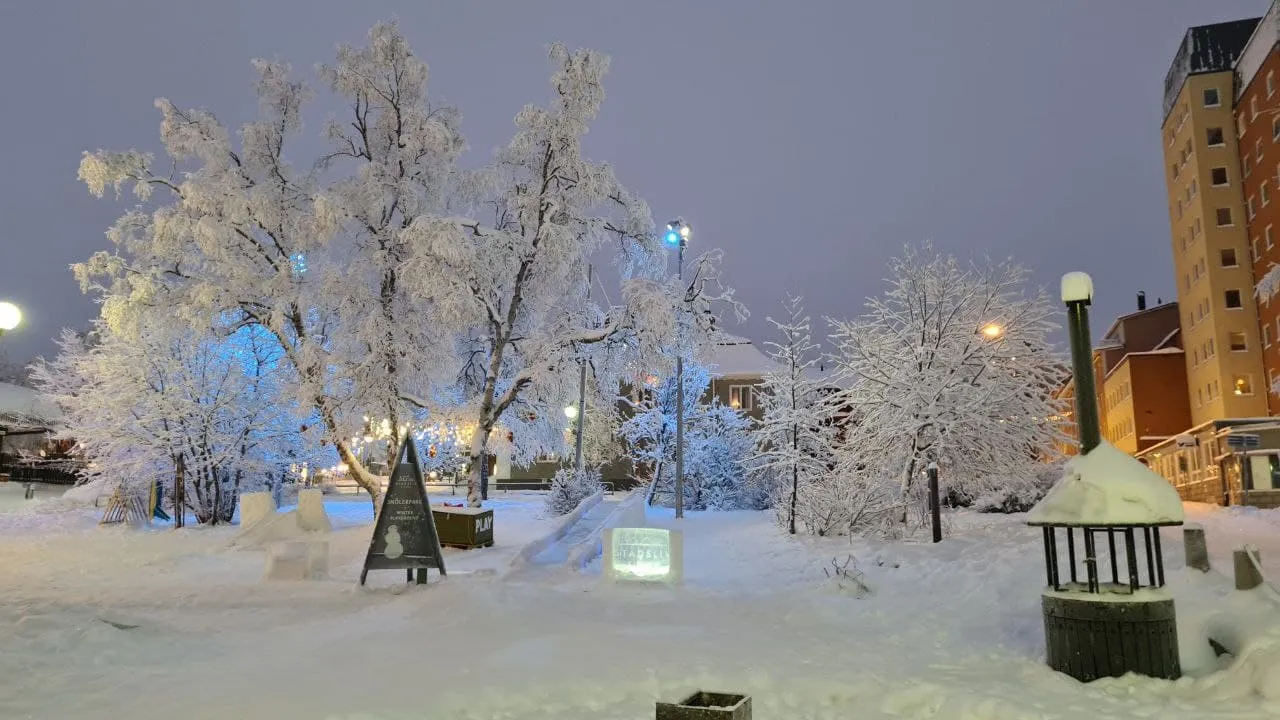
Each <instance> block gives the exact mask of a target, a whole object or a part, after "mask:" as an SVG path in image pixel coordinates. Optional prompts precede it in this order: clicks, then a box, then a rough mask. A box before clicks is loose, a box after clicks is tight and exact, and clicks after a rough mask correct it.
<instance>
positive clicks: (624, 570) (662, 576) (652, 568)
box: [602, 528, 684, 585]
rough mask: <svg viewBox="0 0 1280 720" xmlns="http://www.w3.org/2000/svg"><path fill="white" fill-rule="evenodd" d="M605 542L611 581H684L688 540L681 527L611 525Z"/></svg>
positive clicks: (607, 573) (606, 572)
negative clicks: (667, 528) (685, 546)
mask: <svg viewBox="0 0 1280 720" xmlns="http://www.w3.org/2000/svg"><path fill="white" fill-rule="evenodd" d="M602 545H603V551H604V557H603V567H604V577H605V579H607V580H610V581H614V582H618V581H622V582H651V583H665V584H669V585H676V584H679V583H682V582H684V539H683V536H682V535H681V533H680V531H679V530H664V529H662V528H610V529H607V530H605V531H604V542H603V543H602Z"/></svg>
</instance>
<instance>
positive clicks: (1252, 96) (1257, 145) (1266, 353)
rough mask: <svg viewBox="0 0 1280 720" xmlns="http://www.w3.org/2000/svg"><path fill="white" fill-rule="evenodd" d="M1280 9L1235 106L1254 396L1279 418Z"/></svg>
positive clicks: (1243, 55)
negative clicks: (1256, 375) (1259, 368)
mask: <svg viewBox="0 0 1280 720" xmlns="http://www.w3.org/2000/svg"><path fill="white" fill-rule="evenodd" d="M1278 40H1280V3H1273V4H1272V6H1271V8H1270V9H1269V10H1268V11H1267V14H1266V15H1265V16H1263V18H1262V20H1261V21H1259V22H1258V24H1257V26H1256V27H1255V28H1254V31H1253V34H1252V35H1251V36H1250V37H1249V40H1248V42H1246V43H1245V45H1244V48H1243V49H1242V50H1241V52H1240V57H1239V58H1238V59H1237V60H1236V64H1235V74H1234V95H1233V106H1234V111H1235V122H1236V136H1237V138H1238V141H1237V147H1238V148H1239V153H1240V173H1241V182H1240V186H1241V195H1242V196H1243V197H1244V201H1245V225H1246V227H1247V229H1248V233H1249V258H1250V260H1251V266H1252V270H1253V273H1252V280H1253V284H1254V287H1255V288H1261V292H1256V293H1255V296H1256V302H1257V307H1258V324H1259V344H1260V346H1261V350H1262V364H1263V375H1262V378H1261V379H1260V382H1258V383H1257V387H1256V388H1255V389H1254V390H1255V392H1256V393H1258V394H1260V395H1263V396H1265V397H1266V398H1267V408H1266V410H1267V413H1268V414H1270V415H1276V414H1280V395H1277V394H1276V393H1275V392H1274V391H1272V386H1273V385H1274V384H1275V381H1276V380H1277V378H1278V377H1280V297H1273V296H1272V293H1273V290H1272V289H1271V288H1273V287H1274V284H1272V283H1269V282H1266V281H1265V280H1264V278H1266V276H1267V275H1268V273H1271V272H1272V271H1273V270H1275V269H1276V268H1278V267H1280V52H1278V51H1277V47H1276V43H1277V41H1278Z"/></svg>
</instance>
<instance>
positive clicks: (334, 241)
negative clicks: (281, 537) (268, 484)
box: [76, 25, 724, 505]
mask: <svg viewBox="0 0 1280 720" xmlns="http://www.w3.org/2000/svg"><path fill="white" fill-rule="evenodd" d="M551 56H552V60H553V62H554V63H555V65H556V70H555V73H554V75H553V77H552V84H553V86H554V88H555V94H554V96H553V102H552V104H551V105H550V107H548V108H538V107H533V106H529V107H526V108H525V109H524V110H522V111H521V112H520V113H519V115H518V116H517V118H516V123H517V126H518V131H517V133H516V135H515V137H514V139H513V140H512V141H511V143H510V144H509V145H507V146H506V147H505V148H504V149H502V150H500V151H499V152H498V156H497V158H496V159H495V161H494V162H493V164H492V165H491V166H490V167H487V168H485V169H483V170H481V171H478V172H461V171H459V170H458V169H457V168H456V167H455V161H456V159H457V157H458V154H459V153H460V152H461V151H462V149H463V148H464V146H465V144H464V141H463V140H462V138H461V136H460V134H459V133H458V130H457V124H458V121H457V114H456V113H455V112H453V111H452V110H451V109H448V108H444V107H439V106H436V105H433V104H432V103H431V102H430V101H429V99H428V97H427V92H426V81H427V68H426V66H425V65H424V64H423V63H422V62H421V61H420V60H418V59H417V58H416V57H415V56H414V55H413V53H412V52H411V51H410V49H409V46H408V43H407V42H406V41H405V39H404V37H403V36H402V35H401V34H400V32H399V30H398V29H397V28H396V27H395V26H394V25H378V26H376V27H375V28H373V30H372V31H370V34H369V42H368V44H367V46H366V47H364V48H358V49H353V48H346V47H344V48H341V49H339V52H338V57H337V60H336V62H335V63H334V64H333V65H332V66H327V67H324V68H322V70H321V75H322V79H323V81H324V82H325V84H326V85H327V86H328V89H329V90H330V91H331V92H332V93H333V94H334V95H335V96H336V97H337V99H338V100H339V101H340V102H341V103H342V104H343V105H344V106H345V108H346V110H345V111H344V114H343V116H342V117H341V119H340V120H336V121H333V122H331V123H329V124H328V125H327V126H326V128H325V139H326V142H327V144H328V147H327V148H326V150H325V151H324V152H323V153H322V154H321V155H320V156H319V157H318V158H315V159H314V160H312V161H311V162H309V163H305V164H295V162H299V163H300V162H301V157H302V156H301V153H300V152H299V151H298V150H297V149H296V148H294V145H295V143H296V141H297V139H298V138H299V136H300V131H301V128H302V109H303V106H304V105H305V103H306V102H307V101H308V100H309V99H310V98H311V95H312V93H311V91H310V90H309V89H308V87H307V86H306V85H305V84H304V83H302V82H300V81H297V80H294V79H292V78H291V76H290V72H289V68H288V66H286V65H284V64H281V63H274V62H265V61H257V62H255V66H256V67H257V69H258V73H259V81H258V86H257V91H258V96H259V100H260V107H261V111H260V116H259V118H258V119H257V120H254V121H252V122H249V123H246V124H245V125H244V126H242V127H241V128H240V129H239V131H238V132H237V133H233V132H232V131H231V130H229V129H228V128H227V127H225V126H224V125H223V124H222V123H220V122H219V121H218V119H217V118H216V117H215V116H214V115H213V114H212V113H210V112H207V111H204V110H182V109H180V108H179V107H178V106H176V105H175V104H173V103H171V102H169V101H168V100H159V101H157V106H158V107H159V109H160V111H161V118H162V121H161V140H162V141H163V143H164V147H165V151H166V152H167V154H168V155H169V156H170V162H168V163H163V164H159V163H157V162H156V159H155V158H154V157H153V156H152V155H151V154H149V153H144V152H140V151H137V150H133V151H128V152H123V153H116V152H105V151H98V152H94V153H86V155H85V156H84V158H83V159H82V161H81V165H80V177H81V178H82V179H83V180H84V181H85V183H86V184H87V185H88V187H89V190H90V191H91V192H92V193H93V194H95V195H99V196H100V195H102V194H104V193H105V192H106V191H107V190H108V189H112V190H114V191H115V192H116V193H117V194H119V192H120V191H121V190H122V189H124V188H126V187H129V188H131V189H132V191H133V192H134V194H135V195H136V196H137V198H138V199H139V200H141V201H143V205H141V206H140V207H139V208H137V209H135V210H132V211H130V212H128V213H126V214H125V215H124V216H123V217H121V218H120V219H119V220H118V221H117V222H116V223H115V224H114V225H113V226H112V228H111V230H110V231H109V233H108V235H109V237H110V239H111V241H112V242H113V245H114V248H113V250H111V251H109V252H102V253H99V254H97V255H95V256H94V257H93V258H92V259H91V260H89V261H88V262H86V263H83V264H81V265H78V266H77V267H76V272H77V275H78V277H79V278H80V281H81V284H82V286H84V287H85V288H86V289H87V290H92V291H97V292H100V293H102V294H104V295H105V298H106V302H105V304H104V318H105V319H106V321H107V322H108V324H109V325H111V326H112V327H115V326H117V325H118V324H120V323H127V322H129V321H130V318H131V317H133V316H135V315H137V314H138V313H140V312H143V311H144V310H145V308H147V307H149V306H150V305H151V304H153V303H154V302H155V298H157V297H159V296H161V295H163V296H164V299H165V302H166V303H169V304H171V306H172V308H173V310H174V312H175V314H176V315H178V316H180V317H182V318H184V319H185V321H186V322H187V323H188V324H189V325H190V327H192V328H193V329H198V328H201V327H208V326H210V325H212V324H219V323H227V324H231V325H235V326H254V327H260V328H262V329H264V330H265V331H266V332H267V333H268V337H270V338H272V339H273V340H274V341H275V342H276V344H277V346H278V349H279V350H280V353H281V359H282V362H283V363H284V364H285V365H287V366H288V369H289V376H290V377H291V378H292V383H293V389H294V396H295V398H296V399H297V400H298V401H299V402H302V403H305V404H306V405H307V406H308V407H311V408H313V409H314V411H315V413H316V415H317V417H318V418H319V419H320V425H321V427H322V429H323V430H324V433H325V436H326V439H327V441H328V442H329V443H332V445H333V446H334V448H335V449H336V451H337V453H338V455H339V457H340V459H341V461H342V462H343V463H344V464H346V465H347V466H348V467H349V468H350V472H351V474H352V476H353V478H354V479H355V481H356V482H357V483H359V484H360V485H361V486H362V487H364V488H365V489H366V490H368V491H369V493H370V494H371V495H372V496H373V497H374V499H375V502H376V499H377V496H378V495H379V494H380V492H381V480H380V479H379V478H377V477H375V476H373V475H372V474H371V473H370V472H369V471H367V470H366V469H365V468H364V466H363V465H362V464H361V462H360V460H359V458H358V457H357V455H356V453H355V452H354V451H353V447H352V443H351V441H350V438H351V437H353V436H354V435H356V434H357V433H358V432H359V430H360V428H361V427H362V426H363V423H364V420H363V418H364V417H365V416H369V417H372V418H374V420H375V421H376V422H381V421H382V420H385V421H386V423H387V427H389V428H390V432H391V438H390V439H389V441H388V442H387V446H388V447H389V448H395V447H397V441H398V440H399V433H401V432H403V430H404V429H407V428H408V427H409V426H410V425H411V423H410V422H409V419H410V418H411V417H412V418H413V419H415V420H421V419H423V417H424V416H425V417H427V418H431V417H441V416H443V417H449V418H454V419H457V420H458V421H459V423H460V425H461V426H463V427H466V428H467V429H468V432H469V433H470V435H471V437H470V448H469V456H470V460H471V462H470V466H471V471H470V476H469V488H468V500H469V502H470V504H472V505H477V504H479V502H480V499H481V495H482V494H483V486H484V480H485V469H486V468H487V465H488V464H487V462H486V460H487V458H488V456H489V454H490V453H491V452H492V450H493V449H494V446H493V444H494V443H496V444H502V443H503V442H506V440H504V438H505V437H510V438H512V442H511V447H512V448H513V449H514V451H515V457H514V458H513V459H515V460H517V461H519V460H522V459H532V458H533V457H535V456H536V455H538V454H540V453H541V452H542V451H545V450H547V449H549V448H552V447H559V446H562V444H563V441H562V439H561V436H562V430H563V428H561V427H559V423H558V420H557V419H556V418H557V416H558V412H557V411H558V408H559V407H561V406H562V405H563V403H564V402H565V400H566V399H567V398H570V397H572V396H573V394H574V393H573V387H574V385H575V384H574V383H573V380H574V379H575V377H576V373H575V372H574V370H575V369H576V367H577V362H578V361H579V360H580V359H582V358H592V359H594V360H595V362H594V363H593V365H594V367H595V368H596V369H597V374H598V375H599V376H598V377H596V378H595V383H594V385H595V386H596V387H599V388H608V387H617V383H616V382H615V380H616V373H618V372H620V371H621V368H623V367H625V366H626V365H627V364H629V363H631V362H634V361H636V358H637V357H638V356H639V355H640V354H643V353H646V352H648V349H649V348H653V347H657V346H658V343H659V339H660V338H664V337H668V336H670V334H671V333H670V330H671V327H672V323H673V322H674V320H673V317H674V312H673V308H674V306H675V305H677V304H678V301H679V300H680V299H681V294H682V292H683V293H684V294H685V295H686V299H687V297H688V296H690V295H691V296H692V299H691V300H689V302H687V305H688V306H689V307H690V309H691V312H690V313H689V317H691V318H693V322H692V323H690V327H691V330H692V331H691V333H690V334H691V335H692V336H697V334H698V332H700V331H703V330H705V329H706V328H707V327H708V326H709V324H710V315H709V312H708V305H707V302H706V301H705V300H704V299H705V298H712V297H714V296H715V294H714V293H711V294H708V293H705V292H699V293H692V292H691V291H688V290H687V288H681V287H679V286H677V285H676V284H674V283H673V282H672V281H670V280H669V279H668V278H666V277H665V274H664V272H663V269H664V265H665V263H664V260H665V258H664V256H663V254H662V250H661V247H660V244H659V243H658V242H657V240H656V238H655V237H654V236H653V233H652V232H651V230H652V222H651V219H650V217H649V211H648V208H647V206H646V205H645V203H644V202H643V201H642V200H640V199H638V198H636V197H634V196H633V195H632V194H630V193H629V192H628V191H627V190H626V189H625V188H624V187H622V185H621V184H620V183H618V182H617V180H616V179H615V178H614V175H613V172H612V170H611V168H610V167H609V166H607V165H604V164H599V163H593V162H590V161H588V160H586V159H585V158H583V156H582V152H581V139H582V136H583V135H584V134H585V133H586V131H587V129H588V126H589V124H590V122H591V121H592V119H593V118H594V117H595V114H596V112H597V110H598V108H599V105H600V102H601V100H602V99H603V90H602V86H601V79H602V77H603V75H604V73H605V71H606V69H607V66H608V61H607V59H606V58H605V57H604V56H602V55H600V54H598V53H594V52H591V51H575V52H569V51H568V50H567V49H565V48H564V47H563V46H561V45H553V46H552V49H551ZM291 160H292V161H294V162H291ZM168 168H171V169H168ZM157 191H159V192H158V193H157ZM607 242H611V243H614V244H615V246H616V248H617V252H616V256H617V266H618V269H619V274H620V280H621V285H622V302H621V304H619V305H618V306H615V307H608V308H603V307H597V306H595V305H593V304H591V303H590V302H588V300H587V294H586V293H585V292H576V291H575V290H574V289H575V288H582V289H583V290H585V283H584V281H583V280H584V278H583V276H584V275H585V272H584V271H585V269H586V267H587V259H588V258H589V257H591V256H592V255H593V253H595V252H596V251H597V250H598V249H601V247H602V245H604V244H605V243H607ZM715 260H716V257H715V256H714V255H709V256H707V257H705V258H704V259H703V261H702V265H701V266H702V267H703V268H704V269H705V272H704V273H703V274H702V275H701V280H700V283H701V284H700V287H703V288H705V287H709V286H711V285H712V284H714V283H715V281H716V278H717V270H716V267H715V264H716V263H715ZM690 287H692V286H690ZM721 294H724V293H721ZM601 373H603V374H601ZM606 375H607V377H606ZM613 392H614V391H610V395H612V394H613ZM599 399H600V400H601V402H607V399H606V398H599ZM402 418H403V419H402ZM499 426H501V429H500V428H499ZM504 430H505V432H503V431H504Z"/></svg>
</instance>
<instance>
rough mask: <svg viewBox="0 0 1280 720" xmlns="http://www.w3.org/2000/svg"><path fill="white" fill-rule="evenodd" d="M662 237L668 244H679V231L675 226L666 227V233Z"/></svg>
mask: <svg viewBox="0 0 1280 720" xmlns="http://www.w3.org/2000/svg"><path fill="white" fill-rule="evenodd" d="M662 239H663V240H665V241H666V243H667V244H668V245H679V244H680V232H679V231H678V230H676V229H675V228H668V229H667V234H666V235H664V236H663V237H662Z"/></svg>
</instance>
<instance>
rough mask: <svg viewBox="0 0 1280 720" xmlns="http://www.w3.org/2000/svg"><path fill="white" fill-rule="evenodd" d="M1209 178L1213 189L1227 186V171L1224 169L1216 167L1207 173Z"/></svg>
mask: <svg viewBox="0 0 1280 720" xmlns="http://www.w3.org/2000/svg"><path fill="white" fill-rule="evenodd" d="M1209 178H1210V180H1211V181H1212V182H1213V186H1214V187H1222V186H1223V185H1226V184H1227V182H1228V181H1227V169H1226V168H1224V167H1216V168H1214V169H1212V170H1210V171H1209Z"/></svg>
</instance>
